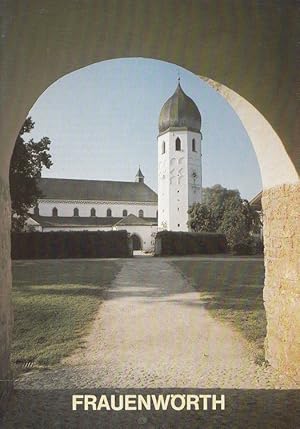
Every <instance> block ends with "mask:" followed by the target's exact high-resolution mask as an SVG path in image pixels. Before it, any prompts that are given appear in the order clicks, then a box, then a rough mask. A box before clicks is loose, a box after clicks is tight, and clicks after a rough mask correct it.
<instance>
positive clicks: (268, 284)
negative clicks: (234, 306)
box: [262, 184, 300, 380]
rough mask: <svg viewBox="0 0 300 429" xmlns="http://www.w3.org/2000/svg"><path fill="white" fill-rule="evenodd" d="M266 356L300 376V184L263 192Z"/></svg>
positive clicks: (291, 373)
mask: <svg viewBox="0 0 300 429" xmlns="http://www.w3.org/2000/svg"><path fill="white" fill-rule="evenodd" d="M262 206H263V216H264V243H265V267H266V278H265V288H264V301H265V308H266V312H267V322H268V326H267V337H266V359H267V360H268V361H269V362H270V364H271V365H272V366H274V367H276V368H278V369H279V370H280V371H282V372H285V373H287V374H289V375H290V376H291V377H293V378H295V379H297V380H299V379H300V365H299V362H300V336H299V333H300V184H297V185H282V186H279V187H276V188H272V189H270V190H267V191H264V192H263V197H262Z"/></svg>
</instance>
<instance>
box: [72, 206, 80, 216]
mask: <svg viewBox="0 0 300 429" xmlns="http://www.w3.org/2000/svg"><path fill="white" fill-rule="evenodd" d="M73 216H79V210H78V208H77V207H75V209H74V210H73Z"/></svg>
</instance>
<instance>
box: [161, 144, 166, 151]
mask: <svg viewBox="0 0 300 429" xmlns="http://www.w3.org/2000/svg"><path fill="white" fill-rule="evenodd" d="M165 152H166V142H164V141H163V142H162V145H161V153H162V154H163V153H165Z"/></svg>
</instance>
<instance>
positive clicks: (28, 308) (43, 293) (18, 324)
mask: <svg viewBox="0 0 300 429" xmlns="http://www.w3.org/2000/svg"><path fill="white" fill-rule="evenodd" d="M120 268H121V262H119V261H103V260H97V261H84V260H78V261H67V260H44V261H15V262H14V263H13V306H14V329H13V344H12V362H13V364H15V367H16V368H20V367H22V365H23V363H24V362H32V363H33V366H48V365H53V364H57V363H59V362H60V361H61V359H62V358H64V357H66V356H68V355H70V354H71V353H72V352H73V351H74V350H75V348H77V347H79V346H81V345H82V344H83V340H82V337H83V335H84V334H85V333H86V332H87V331H88V328H89V327H90V326H91V322H92V320H93V319H94V317H95V314H96V312H97V310H98V308H99V305H100V304H101V301H102V296H103V291H104V290H105V288H107V287H108V286H109V285H110V283H111V282H112V280H113V279H114V278H115V275H116V274H117V273H118V271H119V270H120Z"/></svg>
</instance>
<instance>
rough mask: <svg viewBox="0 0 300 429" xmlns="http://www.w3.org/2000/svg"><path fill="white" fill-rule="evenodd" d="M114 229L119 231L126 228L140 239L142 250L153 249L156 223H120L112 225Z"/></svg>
mask: <svg viewBox="0 0 300 429" xmlns="http://www.w3.org/2000/svg"><path fill="white" fill-rule="evenodd" d="M113 229H114V230H116V231H120V230H124V229H126V231H127V232H128V233H130V234H137V235H138V236H139V237H140V239H141V241H142V250H143V251H144V252H151V251H153V250H154V234H156V233H157V226H156V225H132V226H131V225H130V226H129V225H128V226H125V225H120V226H116V227H113Z"/></svg>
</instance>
